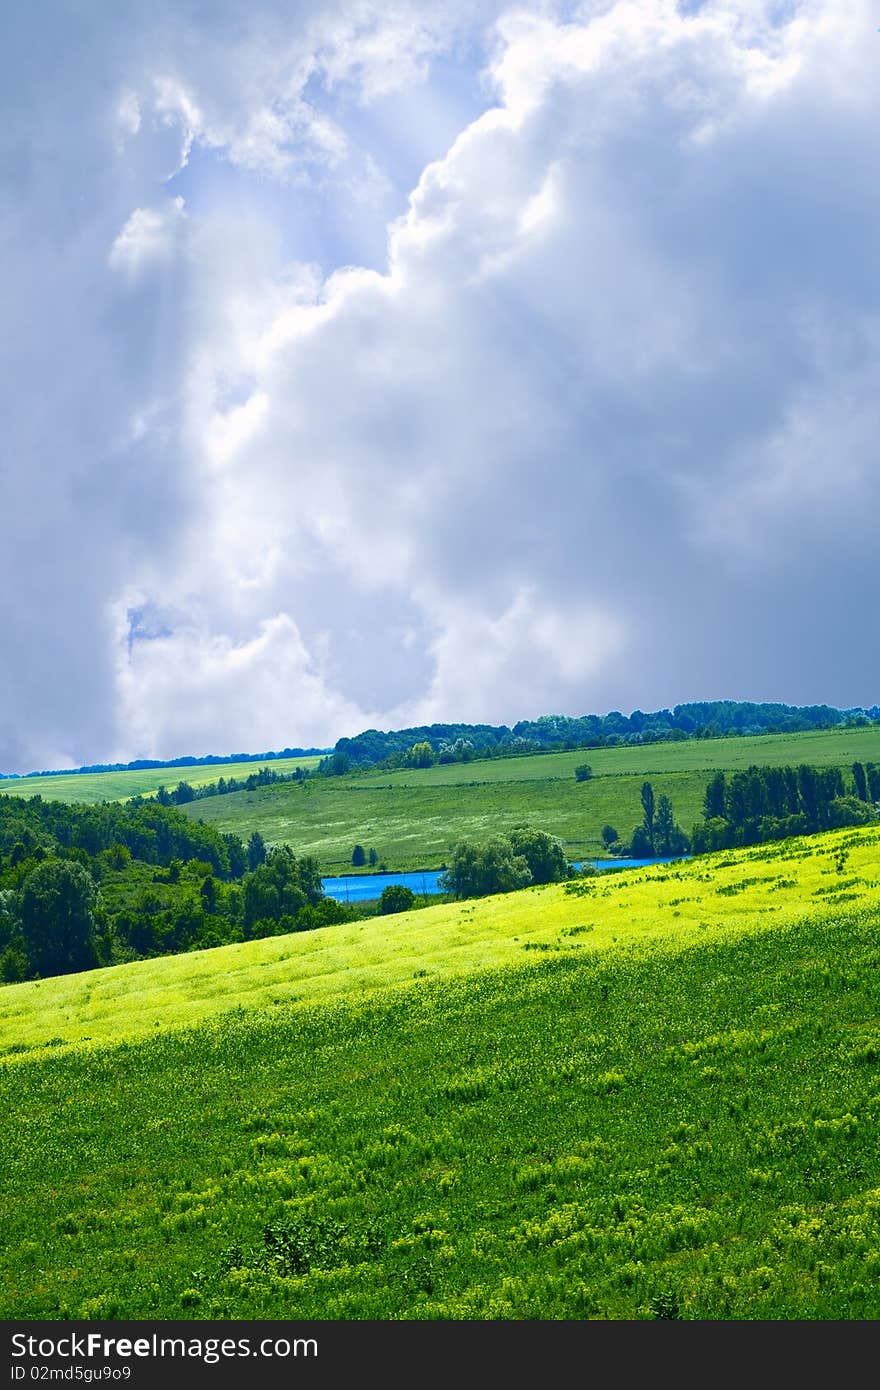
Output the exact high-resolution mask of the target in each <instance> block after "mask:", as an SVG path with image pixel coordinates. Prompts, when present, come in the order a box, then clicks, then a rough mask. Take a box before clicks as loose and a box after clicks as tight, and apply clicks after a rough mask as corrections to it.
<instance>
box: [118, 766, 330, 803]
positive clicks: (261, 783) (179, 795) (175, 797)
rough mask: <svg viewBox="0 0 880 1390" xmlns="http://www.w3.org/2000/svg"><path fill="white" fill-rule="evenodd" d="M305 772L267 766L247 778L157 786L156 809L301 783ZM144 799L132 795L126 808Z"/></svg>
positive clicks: (299, 769)
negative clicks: (276, 785) (277, 784)
mask: <svg viewBox="0 0 880 1390" xmlns="http://www.w3.org/2000/svg"><path fill="white" fill-rule="evenodd" d="M307 776H308V772H307V771H306V769H305V768H303V767H295V768H294V769H293V771H292V772H276V771H275V769H274V768H271V767H261V768H260V770H259V772H250V773H248V775H247V777H219V778H218V779H217V781H216V782H205V783H203V784H202V785H200V786H196V787H194V786H192V785H191V784H190V783H189V782H178V784H177V786H176V787H172V788H171V790H170V791H169V789H168V788H167V787H164V786H161V787H159V788H158V790H157V791H156V800H157V801H158V803H159V805H160V806H185V805H187V803H188V802H190V801H201V800H203V799H204V798H205V797H211V796H228V795H230V794H231V793H232V792H252V791H256V790H257V788H258V787H271V786H274V785H275V783H276V782H304V781H305V779H306V777H307ZM147 799H148V798H146V797H142V796H134V797H131V799H130V800H129V803H128V804H129V805H130V806H143V805H144V804H145V802H146V800H147Z"/></svg>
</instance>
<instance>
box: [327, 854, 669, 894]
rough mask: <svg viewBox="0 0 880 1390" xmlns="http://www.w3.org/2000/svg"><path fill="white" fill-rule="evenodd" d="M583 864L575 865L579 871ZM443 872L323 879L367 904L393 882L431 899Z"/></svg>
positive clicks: (630, 862) (614, 862) (629, 865)
mask: <svg viewBox="0 0 880 1390" xmlns="http://www.w3.org/2000/svg"><path fill="white" fill-rule="evenodd" d="M671 862H672V861H671V860H670V859H593V860H590V863H592V864H593V865H594V866H595V868H597V869H644V868H647V866H648V865H649V864H669V863H671ZM582 867H583V865H582V864H581V863H576V864H572V868H573V869H580V868H582ZM440 873H441V870H440V869H419V870H417V871H416V872H415V873H399V874H342V875H341V876H340V877H338V878H324V879H322V880H321V882H322V883H323V885H324V892H325V893H326V895H327V897H328V898H336V899H337V901H338V902H341V903H364V902H368V901H369V900H370V899H371V898H378V897H379V894H380V893H381V892H382V889H383V888H387V887H388V885H389V884H390V883H402V884H404V885H405V886H406V887H407V888H411V889H412V891H413V892H414V893H415V894H416V895H417V896H419V895H422V894H423V895H424V896H425V897H430V896H431V894H432V893H439V892H440V887H439V883H438V880H439V878H440Z"/></svg>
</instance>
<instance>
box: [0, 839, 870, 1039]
mask: <svg viewBox="0 0 880 1390" xmlns="http://www.w3.org/2000/svg"><path fill="white" fill-rule="evenodd" d="M862 906H870V907H877V906H880V828H873V827H871V828H868V829H863V830H843V831H837V832H833V833H829V834H825V835H816V836H812V837H809V838H806V839H800V840H789V841H784V842H782V843H780V844H775V845H763V846H759V847H757V848H755V849H751V850H735V851H729V852H726V853H721V854H716V855H707V856H704V857H702V858H699V859H695V860H692V861H689V862H680V863H676V864H672V865H656V866H654V867H652V868H648V869H638V870H622V871H619V872H613V873H607V872H606V873H603V874H600V875H596V876H595V877H593V878H588V879H578V880H574V881H572V882H571V883H569V884H553V885H549V886H546V887H540V888H531V889H526V890H524V891H522V892H519V893H511V894H506V895H501V896H497V897H492V898H485V899H480V900H472V901H468V902H463V903H443V904H438V905H437V906H436V907H429V908H424V909H421V910H418V911H414V912H409V913H402V914H399V915H395V916H393V917H390V918H389V917H380V918H370V919H367V920H364V921H362V922H357V923H353V924H352V923H346V924H343V925H339V926H333V927H327V928H324V929H322V930H319V931H312V932H304V933H297V934H294V935H290V936H284V937H273V938H269V939H264V940H259V941H253V942H246V943H243V944H239V945H232V946H224V947H219V948H216V949H213V950H208V951H201V952H192V953H189V954H187V955H183V956H173V957H164V958H161V959H156V960H150V961H138V962H136V963H134V964H130V965H120V966H115V967H113V968H111V969H106V970H94V971H90V972H88V973H85V974H81V975H74V976H64V977H59V978H53V979H47V980H40V981H35V982H31V983H26V984H18V985H9V986H6V987H5V988H3V989H2V990H0V1054H2V1055H3V1056H4V1057H5V1059H6V1060H7V1062H15V1061H16V1060H17V1059H19V1058H21V1057H24V1056H27V1055H28V1054H29V1053H30V1054H31V1055H33V1050H34V1049H47V1050H49V1051H56V1050H58V1051H61V1050H65V1049H68V1048H70V1047H72V1046H73V1047H77V1046H81V1045H85V1046H87V1047H88V1046H92V1047H93V1046H96V1045H99V1044H107V1043H113V1042H119V1041H121V1040H124V1039H135V1038H142V1037H145V1036H147V1035H150V1034H152V1033H154V1032H155V1031H156V1030H164V1029H169V1028H179V1027H183V1026H187V1025H192V1024H196V1023H199V1022H201V1021H202V1020H205V1019H208V1018H211V1017H212V1016H216V1015H218V1014H222V1013H224V1012H225V1011H228V1010H232V1009H236V1010H253V1009H257V1010H263V1009H271V1008H272V1007H273V1006H275V1005H290V1004H296V1005H303V1006H305V1005H317V1004H322V1003H326V1002H333V1001H344V1000H358V999H363V998H364V997H365V996H368V995H371V994H373V993H375V992H377V991H381V990H386V989H389V988H394V987H399V986H403V985H412V984H413V983H414V982H418V981H425V982H427V981H429V980H439V979H443V978H446V977H450V978H451V977H453V976H461V975H465V974H469V973H471V972H474V971H477V970H480V969H484V968H491V967H500V966H507V965H513V964H521V963H523V962H527V961H529V960H536V959H538V958H539V953H543V954H545V955H554V954H555V955H577V954H581V955H586V954H588V953H597V952H599V953H604V952H611V951H621V950H623V951H628V952H632V951H648V952H653V951H657V950H660V949H667V950H668V949H671V950H675V951H680V950H682V949H685V948H687V947H689V946H692V945H696V944H704V943H706V942H707V941H710V940H716V941H717V940H731V939H734V938H736V937H738V936H740V935H742V934H743V933H745V932H750V931H755V930H760V929H763V928H771V927H775V926H782V925H789V924H791V923H794V922H797V921H798V920H800V919H802V918H804V917H808V916H809V915H810V913H811V912H816V913H819V912H821V913H823V914H827V913H828V911H829V910H834V909H836V908H838V907H840V908H841V909H843V908H845V910H846V911H850V910H852V909H856V908H859V907H862Z"/></svg>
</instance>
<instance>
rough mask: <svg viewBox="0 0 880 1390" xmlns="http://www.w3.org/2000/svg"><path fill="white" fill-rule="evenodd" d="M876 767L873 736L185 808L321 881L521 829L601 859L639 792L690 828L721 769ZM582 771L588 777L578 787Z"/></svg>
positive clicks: (456, 773)
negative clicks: (589, 771)
mask: <svg viewBox="0 0 880 1390" xmlns="http://www.w3.org/2000/svg"><path fill="white" fill-rule="evenodd" d="M855 761H861V762H880V729H850V730H837V731H829V732H822V731H820V732H817V733H807V734H779V735H775V734H774V735H767V736H764V737H755V738H731V739H706V740H703V739H700V740H694V741H692V742H683V743H674V744H652V745H648V746H646V747H635V748H614V749H611V748H607V749H591V750H588V751H584V750H580V751H578V752H573V753H545V754H536V755H534V756H530V757H525V758H506V759H498V760H485V761H480V762H473V763H467V764H450V765H448V766H445V767H433V768H425V769H422V770H413V769H409V770H406V771H400V772H395V773H388V772H370V773H365V774H359V775H358V776H356V777H351V778H321V779H316V780H314V781H311V782H307V783H305V784H303V785H300V786H292V785H289V786H280V787H267V788H264V789H262V790H259V791H255V792H236V793H235V794H234V795H232V796H227V797H219V798H217V799H216V800H212V801H200V802H198V803H195V804H193V805H191V806H189V807H185V808H184V809H185V810H186V812H187V814H189V815H193V816H196V817H200V818H202V819H204V820H206V821H209V822H210V823H211V824H213V825H216V826H217V827H218V828H219V829H221V830H231V831H234V832H235V833H236V834H239V835H242V836H243V837H244V838H247V836H248V835H250V833H251V831H252V830H254V829H258V830H259V831H260V832H261V833H262V834H263V836H264V837H265V838H266V840H267V841H269V842H271V843H276V844H278V843H289V844H291V845H293V847H294V848H295V849H296V850H297V851H298V852H299V853H301V854H311V855H314V856H315V857H316V858H317V859H318V861H319V863H320V864H321V867H322V869H323V871H324V872H325V873H338V872H341V871H344V870H345V869H346V868H347V867H350V865H351V853H352V849H353V847H354V845H356V844H360V845H363V846H364V847H365V848H369V847H371V846H372V847H374V848H375V849H376V852H377V854H378V856H379V860H380V862H384V863H386V864H387V866H388V867H389V868H391V869H408V868H439V866H440V865H441V864H442V863H444V862H447V861H448V860H449V857H450V854H451V850H452V848H453V846H454V844H455V843H456V841H457V840H459V839H461V838H472V839H485V838H488V837H489V836H490V835H492V834H497V833H498V832H500V831H504V830H507V829H509V828H510V827H511V826H513V825H516V824H518V823H520V824H521V823H522V822H523V821H528V822H529V823H530V824H532V825H536V826H538V827H539V828H540V829H542V830H547V831H549V832H550V833H552V834H554V835H558V836H559V838H560V839H561V840H562V841H563V842H564V844H565V847H566V852H567V853H568V855H569V858H571V859H574V860H578V859H582V858H595V857H597V856H598V855H600V854H602V853H604V845H603V844H602V838H601V837H602V827H603V825H606V824H611V825H613V826H615V827H616V828H617V830H618V831H619V832H620V833H621V834H622V835H624V836H628V835H630V834H631V832H632V829H633V826H635V825H637V824H638V823H639V821H640V820H641V815H642V808H641V801H640V789H641V784H642V782H643V781H644V780H645V779H646V778H649V779H650V780H651V782H652V784H653V786H654V792H655V796H656V797H658V798H659V797H660V796H661V795H663V794H664V793H665V794H666V795H667V796H669V797H670V799H671V801H672V805H673V809H674V812H675V816H676V819H677V820H678V821H679V823H680V824H681V825H682V826H683V827H684V828H685V829H686V830H688V831H689V830H690V828H691V826H692V825H693V824H694V822H695V821H697V820H699V819H700V818H701V816H702V804H703V795H704V792H705V789H706V783H707V781H708V779H709V777H710V776H711V774H712V772H713V771H714V770H715V769H717V768H723V769H724V770H726V771H734V770H736V769H738V768H745V767H748V766H750V765H751V764H753V763H758V764H764V763H766V764H776V765H779V766H783V765H785V764H787V763H788V764H791V765H797V764H798V763H804V762H805V763H812V764H815V765H816V766H828V765H836V766H839V767H843V768H849V767H851V765H852V763H853V762H855ZM583 762H588V763H589V764H590V766H591V767H592V768H593V774H594V775H593V777H592V779H591V780H590V781H588V782H576V781H575V779H574V769H575V767H577V766H578V764H580V763H583Z"/></svg>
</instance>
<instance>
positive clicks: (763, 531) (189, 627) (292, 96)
mask: <svg viewBox="0 0 880 1390" xmlns="http://www.w3.org/2000/svg"><path fill="white" fill-rule="evenodd" d="M877 17H878V16H877V7H876V5H873V4H868V3H867V0H849V2H848V3H847V4H841V3H840V0H717V3H716V0H703V3H700V0H679V3H675V0H586V2H585V3H583V4H580V5H578V4H567V3H556V2H555V0H526V3H525V4H519V5H512V6H511V5H507V4H505V3H503V0H477V3H474V0H467V3H466V2H465V0H431V3H430V4H429V3H427V0H391V3H387V0H383V2H382V3H381V4H377V3H374V0H342V3H339V0H333V3H330V0H247V3H245V2H244V0H119V3H117V4H113V5H108V4H106V3H104V0H81V3H77V4H71V3H70V2H69V0H32V3H28V4H18V5H12V6H9V7H7V9H6V10H5V11H4V18H3V31H4V32H3V44H2V59H0V62H2V66H3V69H4V71H3V81H2V86H0V105H2V108H3V109H2V113H0V114H2V120H0V170H2V180H3V194H4V196H3V199H2V205H0V237H2V248H0V249H2V255H0V280H2V291H3V299H2V302H3V314H2V320H0V322H2V328H3V332H2V339H0V343H2V346H0V352H2V356H3V361H2V371H0V405H2V422H3V428H2V435H0V644H2V646H0V650H2V662H0V769H2V770H5V771H28V770H31V769H35V768H46V767H65V766H78V765H80V764H82V763H91V762H98V761H115V760H127V759H130V758H136V757H173V756H177V755H180V754H183V753H196V754H202V753H207V752H215V753H226V752H230V751H245V750H247V751H262V750H266V749H270V748H281V747H285V746H289V745H312V744H317V745H321V746H324V745H327V744H330V743H333V742H334V741H335V740H336V739H337V738H338V737H339V736H341V735H343V734H353V733H355V732H357V731H358V730H360V729H362V728H366V727H369V726H375V727H380V728H393V727H400V726H402V725H405V724H414V723H422V722H429V721H432V720H455V721H458V720H467V721H478V720H479V721H489V722H492V723H502V722H504V723H513V722H514V721H515V720H517V719H519V718H524V717H532V716H536V715H539V714H542V713H556V712H564V713H569V714H583V713H588V712H598V713H604V712H606V711H608V710H610V709H620V710H623V711H624V712H626V713H628V712H629V711H630V710H632V709H633V708H635V707H639V708H642V709H654V708H659V707H662V706H664V705H672V704H675V703H678V702H681V701H686V700H690V699H722V698H734V699H755V700H783V701H786V702H789V703H812V702H820V701H827V702H828V703H831V704H835V705H840V706H844V707H846V706H850V705H860V704H868V705H869V704H873V703H875V702H876V701H877V700H878V699H880V681H878V676H880V643H878V617H877V614H878V604H877V600H876V592H877V585H878V579H880V568H878V567H880V558H878V557H880V549H878V536H880V506H878V503H880V471H878V441H880V418H878V417H880V357H878V349H880V180H878V177H877V173H878V162H877V147H878V130H880V83H878V80H877V73H878V58H880V46H878V45H880V34H878V33H877Z"/></svg>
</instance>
